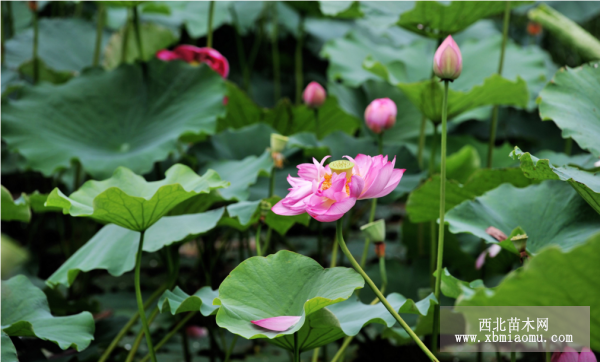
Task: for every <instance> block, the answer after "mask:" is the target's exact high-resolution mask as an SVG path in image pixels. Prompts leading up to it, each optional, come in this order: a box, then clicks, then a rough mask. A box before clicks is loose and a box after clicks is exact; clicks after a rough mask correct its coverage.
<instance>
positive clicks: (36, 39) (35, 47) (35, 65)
mask: <svg viewBox="0 0 600 362" xmlns="http://www.w3.org/2000/svg"><path fill="white" fill-rule="evenodd" d="M32 13H33V84H37V83H38V82H39V80H40V63H39V60H38V43H39V36H40V27H39V24H38V12H37V9H36V10H33V11H32Z"/></svg>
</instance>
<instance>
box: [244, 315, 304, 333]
mask: <svg viewBox="0 0 600 362" xmlns="http://www.w3.org/2000/svg"><path fill="white" fill-rule="evenodd" d="M300 318H301V317H294V316H281V317H271V318H265V319H261V320H257V321H251V322H252V323H253V324H256V325H257V326H259V327H262V328H265V329H269V330H271V331H276V332H283V331H286V330H288V329H290V327H292V326H293V325H294V324H296V323H298V321H299V320H300Z"/></svg>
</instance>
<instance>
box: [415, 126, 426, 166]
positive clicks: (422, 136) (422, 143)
mask: <svg viewBox="0 0 600 362" xmlns="http://www.w3.org/2000/svg"><path fill="white" fill-rule="evenodd" d="M425 130H427V117H425V115H423V117H421V129H420V131H419V150H418V151H417V161H418V162H419V168H420V169H421V170H422V169H423V149H424V148H425V139H426V137H425Z"/></svg>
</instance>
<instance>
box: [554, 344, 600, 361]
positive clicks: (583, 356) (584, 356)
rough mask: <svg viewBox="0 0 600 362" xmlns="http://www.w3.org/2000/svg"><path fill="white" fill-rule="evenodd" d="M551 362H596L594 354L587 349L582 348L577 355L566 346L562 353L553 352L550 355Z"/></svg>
mask: <svg viewBox="0 0 600 362" xmlns="http://www.w3.org/2000/svg"><path fill="white" fill-rule="evenodd" d="M550 361H551V362H598V360H597V359H596V356H595V355H594V352H592V351H591V350H590V349H589V348H587V347H584V348H583V349H582V350H581V353H577V351H576V350H574V349H573V348H571V347H569V346H567V347H565V349H564V350H563V352H562V353H561V352H554V353H553V354H552V359H551V360H550Z"/></svg>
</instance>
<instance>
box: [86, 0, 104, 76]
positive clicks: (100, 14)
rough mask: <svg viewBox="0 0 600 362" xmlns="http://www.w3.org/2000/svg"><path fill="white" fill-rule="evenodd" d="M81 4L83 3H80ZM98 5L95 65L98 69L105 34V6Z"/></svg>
mask: <svg viewBox="0 0 600 362" xmlns="http://www.w3.org/2000/svg"><path fill="white" fill-rule="evenodd" d="M80 4H81V3H80ZM97 5H98V14H97V16H98V19H97V21H98V22H97V23H96V46H95V47H94V63H93V66H94V67H97V66H98V64H99V63H100V51H101V48H102V33H103V32H104V5H102V3H101V2H98V3H97Z"/></svg>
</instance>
